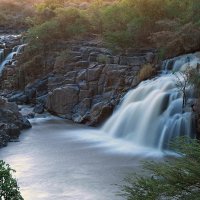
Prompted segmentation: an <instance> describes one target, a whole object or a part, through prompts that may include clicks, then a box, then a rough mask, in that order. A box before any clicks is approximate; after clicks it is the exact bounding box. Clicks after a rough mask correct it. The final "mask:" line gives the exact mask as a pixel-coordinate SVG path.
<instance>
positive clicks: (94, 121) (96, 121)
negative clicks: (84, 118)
mask: <svg viewBox="0 0 200 200" xmlns="http://www.w3.org/2000/svg"><path fill="white" fill-rule="evenodd" d="M112 112H113V106H112V105H110V104H107V103H106V104H105V103H102V102H100V103H97V104H95V105H94V106H93V107H92V109H91V112H90V125H92V126H96V125H100V124H102V123H103V122H104V121H105V120H106V119H107V118H108V117H109V116H110V115H111V114H112Z"/></svg>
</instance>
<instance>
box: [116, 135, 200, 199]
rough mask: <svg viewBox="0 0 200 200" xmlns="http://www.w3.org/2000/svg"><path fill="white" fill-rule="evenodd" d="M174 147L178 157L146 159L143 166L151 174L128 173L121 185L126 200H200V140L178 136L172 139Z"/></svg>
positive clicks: (121, 193)
mask: <svg viewBox="0 0 200 200" xmlns="http://www.w3.org/2000/svg"><path fill="white" fill-rule="evenodd" d="M173 149H174V150H175V151H176V152H177V154H179V157H177V158H171V159H170V160H168V161H165V162H162V163H157V162H147V163H145V164H144V168H145V169H146V170H149V171H150V172H152V173H151V174H152V175H150V176H145V177H144V176H137V175H131V176H129V177H128V178H126V179H125V181H126V184H125V185H123V186H121V192H120V195H122V196H124V197H126V199H127V200H144V199H145V200H160V199H168V200H170V199H171V200H173V199H176V200H183V199H185V200H186V199H187V200H199V199H200V185H199V183H200V172H199V165H200V143H199V141H197V140H195V139H189V138H185V137H183V138H179V139H176V140H175V141H174V142H173Z"/></svg>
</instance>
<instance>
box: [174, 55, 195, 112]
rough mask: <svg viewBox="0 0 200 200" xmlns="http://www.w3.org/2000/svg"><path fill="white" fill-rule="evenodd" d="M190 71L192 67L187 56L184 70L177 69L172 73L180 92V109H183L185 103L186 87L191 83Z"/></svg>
mask: <svg viewBox="0 0 200 200" xmlns="http://www.w3.org/2000/svg"><path fill="white" fill-rule="evenodd" d="M191 71H192V68H191V67H190V62H189V58H188V66H187V68H186V69H185V70H184V71H177V72H174V73H173V74H174V75H175V77H176V87H177V88H178V90H179V91H180V92H181V93H182V100H183V101H182V110H183V111H184V108H185V107H186V105H187V99H188V97H187V88H188V86H190V85H191V84H190V83H191V81H190V79H191Z"/></svg>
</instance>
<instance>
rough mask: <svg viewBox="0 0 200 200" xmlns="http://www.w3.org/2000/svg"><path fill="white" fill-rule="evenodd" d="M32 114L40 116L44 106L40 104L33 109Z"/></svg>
mask: <svg viewBox="0 0 200 200" xmlns="http://www.w3.org/2000/svg"><path fill="white" fill-rule="evenodd" d="M33 112H35V113H37V114H42V113H43V112H44V105H42V104H37V105H36V106H35V107H34V109H33Z"/></svg>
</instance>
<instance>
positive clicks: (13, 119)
mask: <svg viewBox="0 0 200 200" xmlns="http://www.w3.org/2000/svg"><path fill="white" fill-rule="evenodd" d="M30 127H31V124H30V122H29V121H28V120H27V119H25V118H24V117H23V116H22V115H21V113H20V112H19V110H18V106H17V104H16V103H13V102H7V100H6V99H5V98H3V97H0V147H2V146H5V145H6V144H7V142H9V141H10V140H12V139H17V138H18V137H19V134H20V131H21V130H22V129H26V128H30Z"/></svg>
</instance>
